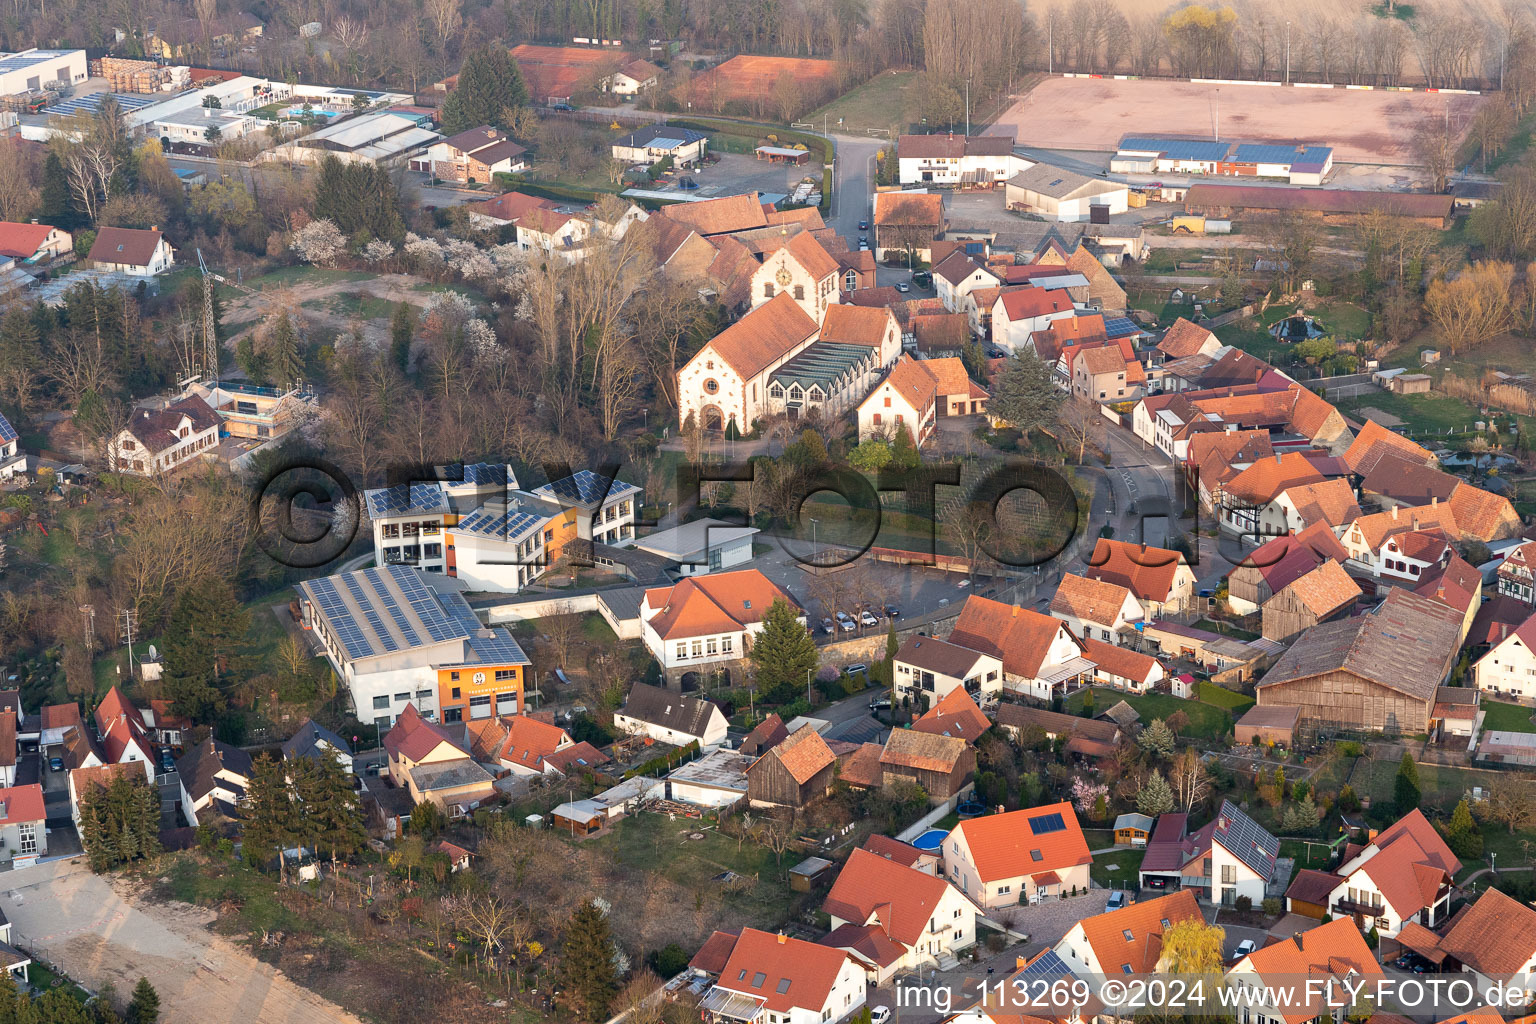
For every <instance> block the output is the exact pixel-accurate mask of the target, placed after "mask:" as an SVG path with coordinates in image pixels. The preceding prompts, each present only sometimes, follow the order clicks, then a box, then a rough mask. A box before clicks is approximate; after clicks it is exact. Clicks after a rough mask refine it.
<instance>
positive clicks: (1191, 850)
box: [1180, 800, 1280, 907]
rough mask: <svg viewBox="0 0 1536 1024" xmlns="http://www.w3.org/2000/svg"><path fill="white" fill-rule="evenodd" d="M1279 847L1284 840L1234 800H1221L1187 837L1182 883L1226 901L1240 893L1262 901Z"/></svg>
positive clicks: (1206, 896) (1213, 899)
mask: <svg viewBox="0 0 1536 1024" xmlns="http://www.w3.org/2000/svg"><path fill="white" fill-rule="evenodd" d="M1279 853H1280V840H1278V839H1276V838H1275V837H1274V836H1272V835H1270V834H1269V832H1268V831H1266V830H1265V829H1264V827H1263V826H1262V825H1260V824H1258V823H1257V822H1256V821H1254V820H1253V819H1252V818H1250V817H1248V815H1246V814H1244V813H1243V812H1242V811H1241V810H1240V809H1239V808H1238V806H1237V805H1236V804H1234V803H1232V802H1231V801H1230V800H1223V801H1222V802H1221V808H1220V809H1219V810H1218V811H1217V812H1216V817H1214V818H1212V819H1211V820H1210V822H1209V823H1207V824H1206V826H1205V827H1204V828H1202V829H1200V830H1199V831H1198V832H1195V833H1194V834H1193V835H1191V836H1190V837H1189V840H1188V841H1187V842H1186V843H1185V848H1184V865H1183V867H1182V869H1181V871H1180V874H1181V875H1182V881H1183V886H1184V888H1186V889H1194V890H1196V891H1197V894H1198V895H1199V896H1200V898H1201V899H1204V900H1208V901H1210V902H1219V903H1220V904H1221V905H1222V906H1225V907H1230V906H1233V905H1234V904H1235V903H1236V901H1237V898H1238V897H1239V896H1246V897H1248V899H1249V900H1250V901H1252V905H1253V906H1259V905H1260V904H1261V903H1263V902H1264V897H1265V896H1266V895H1267V891H1266V890H1267V887H1268V885H1269V882H1270V880H1271V879H1272V878H1274V877H1275V859H1276V858H1277V857H1278V856H1279Z"/></svg>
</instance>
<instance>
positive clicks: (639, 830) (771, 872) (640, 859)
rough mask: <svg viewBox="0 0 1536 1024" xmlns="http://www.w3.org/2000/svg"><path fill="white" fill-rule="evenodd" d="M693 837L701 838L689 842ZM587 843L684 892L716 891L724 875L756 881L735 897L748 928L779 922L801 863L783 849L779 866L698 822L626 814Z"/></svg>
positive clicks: (753, 847) (756, 848) (768, 855)
mask: <svg viewBox="0 0 1536 1024" xmlns="http://www.w3.org/2000/svg"><path fill="white" fill-rule="evenodd" d="M695 835H697V836H702V837H703V838H700V839H694V838H692V837H693V836H695ZM592 842H593V843H594V844H596V845H598V846H600V847H602V848H603V849H604V852H606V853H607V854H608V855H610V856H612V857H613V858H614V859H615V860H616V861H617V862H618V863H620V864H630V865H634V866H636V867H639V868H641V869H643V870H645V871H654V872H656V873H657V874H660V875H663V876H665V877H666V878H669V879H671V880H672V881H674V882H677V883H678V884H679V885H682V886H683V887H685V888H686V889H689V890H695V889H700V890H702V889H705V888H708V887H710V886H718V885H719V883H717V882H714V881H712V879H713V878H714V877H715V876H716V875H718V874H720V873H721V872H723V871H734V872H736V873H737V874H739V875H746V876H749V877H754V878H756V879H757V885H756V886H754V887H753V888H752V889H751V890H750V892H748V893H746V894H744V895H743V896H742V897H740V904H741V906H740V910H741V912H742V914H743V915H744V916H745V917H747V918H748V920H747V921H745V922H744V923H747V924H780V923H782V922H783V917H784V913H785V908H787V907H788V906H789V904H790V903H791V902H792V901H793V899H794V893H793V892H792V891H791V889H790V887H789V869H790V868H791V867H793V866H794V865H796V864H798V863H799V862H800V861H801V860H802V859H804V854H802V853H797V852H796V851H794V850H788V851H786V852H785V853H784V860H783V863H782V864H781V863H779V862H778V860H777V859H775V857H774V855H773V853H772V852H770V851H769V850H768V848H767V847H765V846H760V845H758V844H757V843H754V842H752V841H751V840H748V841H746V842H744V843H741V844H739V848H738V844H737V842H736V840H734V839H731V838H730V837H728V836H725V835H722V834H721V833H720V832H719V831H718V830H716V829H714V828H711V827H708V826H706V825H705V824H704V823H703V822H701V821H694V820H678V821H669V820H668V819H667V817H666V816H665V815H661V814H631V815H629V816H628V817H625V818H623V819H621V820H620V821H619V823H618V825H617V826H616V827H615V828H613V829H612V830H611V831H610V832H609V833H608V834H607V835H605V836H602V837H601V838H599V839H594V840H592ZM733 899H735V898H734V897H733Z"/></svg>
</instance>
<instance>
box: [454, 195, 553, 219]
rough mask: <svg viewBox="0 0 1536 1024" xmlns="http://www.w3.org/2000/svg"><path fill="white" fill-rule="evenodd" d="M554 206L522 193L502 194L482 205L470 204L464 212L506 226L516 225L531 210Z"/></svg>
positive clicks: (547, 201) (541, 199) (540, 198)
mask: <svg viewBox="0 0 1536 1024" xmlns="http://www.w3.org/2000/svg"><path fill="white" fill-rule="evenodd" d="M554 205H555V204H554V203H552V202H550V201H549V200H548V199H544V198H543V197H541V196H530V195H528V194H526V193H523V192H503V193H502V194H501V195H499V196H497V197H496V198H495V199H487V200H486V201H485V202H483V203H470V204H469V205H467V206H466V207H465V210H466V211H468V212H469V213H478V214H482V215H484V216H486V217H494V218H496V219H497V220H500V221H505V222H507V223H508V224H516V223H517V222H518V221H519V220H521V219H522V217H523V215H524V214H526V213H528V212H530V211H532V210H547V209H553V208H554Z"/></svg>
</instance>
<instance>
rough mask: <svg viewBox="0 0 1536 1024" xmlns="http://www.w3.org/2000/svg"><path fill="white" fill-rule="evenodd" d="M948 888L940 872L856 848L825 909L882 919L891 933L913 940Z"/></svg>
mask: <svg viewBox="0 0 1536 1024" xmlns="http://www.w3.org/2000/svg"><path fill="white" fill-rule="evenodd" d="M949 888H950V886H949V883H948V882H946V881H944V879H942V878H939V877H937V876H935V875H930V874H926V873H924V872H922V871H918V870H916V869H914V868H909V867H906V866H905V865H902V864H898V863H896V862H895V861H892V860H887V859H886V858H884V857H882V856H880V855H879V854H877V853H871V852H869V851H868V850H854V851H853V854H852V855H851V856H850V857H849V858H848V863H847V864H845V865H843V870H842V871H840V872H839V873H838V876H837V881H835V882H833V883H832V891H831V892H829V893H827V899H826V901H825V902H824V903H823V904H822V906H821V909H822V910H823V911H825V912H826V913H827V914H829V915H830V916H832V917H836V918H840V919H842V920H844V921H848V922H851V923H853V924H858V925H864V924H879V925H880V927H881V928H882V929H883V930H884V932H885V934H886V935H888V936H890V937H891V938H892V939H895V940H896V941H897V942H899V943H901V944H902V945H904V946H912V945H915V944H916V943H917V941H918V939H920V938H921V937H922V935H923V933H924V932H925V931H927V930H928V920H929V918H931V917H932V916H933V914H934V912H935V911H936V910H938V908H939V902H940V901H941V900H943V899H944V895H945V893H947V892H948V891H949Z"/></svg>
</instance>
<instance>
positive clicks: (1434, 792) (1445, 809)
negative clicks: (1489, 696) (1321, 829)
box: [1351, 758, 1529, 817]
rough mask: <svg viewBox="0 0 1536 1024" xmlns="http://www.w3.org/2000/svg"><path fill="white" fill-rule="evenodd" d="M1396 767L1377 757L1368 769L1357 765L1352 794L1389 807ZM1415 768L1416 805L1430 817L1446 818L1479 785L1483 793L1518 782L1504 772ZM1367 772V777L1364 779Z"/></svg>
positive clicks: (1428, 766) (1395, 760)
mask: <svg viewBox="0 0 1536 1024" xmlns="http://www.w3.org/2000/svg"><path fill="white" fill-rule="evenodd" d="M1398 764H1399V759H1398V758H1392V759H1390V760H1386V759H1381V758H1377V759H1374V760H1372V761H1371V762H1370V764H1369V766H1366V765H1360V766H1358V768H1357V770H1356V771H1355V773H1354V776H1353V778H1352V779H1351V784H1352V785H1353V786H1354V789H1355V792H1356V793H1359V794H1362V795H1364V793H1366V792H1367V791H1368V792H1369V793H1370V796H1371V801H1372V804H1373V806H1376V807H1388V808H1390V807H1391V804H1392V800H1393V792H1392V789H1393V783H1394V781H1395V780H1396V778H1397V769H1398ZM1418 769H1419V790H1420V793H1421V794H1422V797H1421V799H1420V801H1419V806H1420V807H1421V808H1423V810H1424V813H1425V814H1429V815H1430V816H1431V817H1433V816H1434V815H1435V814H1436V813H1438V814H1440V815H1441V816H1449V815H1450V813H1451V809H1452V808H1454V807H1455V806H1456V804H1457V802H1458V801H1460V800H1461V799H1462V798H1463V797H1465V796H1467V795H1468V794H1469V793H1471V791H1472V787H1474V786H1481V787H1482V788H1483V789H1485V790H1486V789H1488V788H1490V787H1492V786H1493V785H1494V784H1495V783H1498V782H1511V781H1518V780H1513V779H1511V776H1510V775H1509V774H1508V773H1505V772H1494V771H1482V770H1479V769H1476V768H1459V767H1456V766H1454V765H1437V764H1420V765H1419V766H1418ZM1367 771H1368V772H1369V777H1368V778H1365V776H1366V774H1367ZM1527 785H1529V783H1527ZM1367 787H1368V788H1367Z"/></svg>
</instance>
